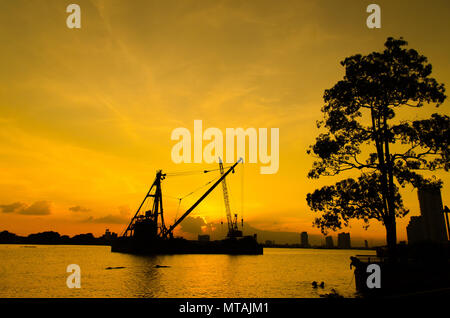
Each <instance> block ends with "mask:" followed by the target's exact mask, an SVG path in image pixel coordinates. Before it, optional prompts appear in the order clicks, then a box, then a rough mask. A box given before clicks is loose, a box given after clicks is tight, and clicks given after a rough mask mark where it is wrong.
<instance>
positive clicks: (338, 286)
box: [0, 245, 374, 298]
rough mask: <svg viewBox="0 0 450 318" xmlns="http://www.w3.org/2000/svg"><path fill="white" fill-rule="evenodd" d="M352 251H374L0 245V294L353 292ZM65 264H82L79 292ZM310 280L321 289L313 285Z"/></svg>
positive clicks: (272, 294)
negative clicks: (186, 251) (153, 251)
mask: <svg viewBox="0 0 450 318" xmlns="http://www.w3.org/2000/svg"><path fill="white" fill-rule="evenodd" d="M355 254H374V251H357V250H318V249H284V248H279V249H278V248H265V249H264V255H258V256H230V255H171V256H136V255H127V254H120V253H111V251H110V247H108V246H63V245H33V246H32V247H30V246H24V245H0V297H124V298H127V297H175V298H177V297H211V298H213V297H248V298H252V297H268V298H272V297H283V298H293V297H295V298H297V297H308V298H310V297H320V294H325V293H329V292H330V290H331V289H332V288H334V289H335V290H337V291H338V293H339V294H341V295H343V296H345V297H355V296H356V295H355V282H354V278H353V271H352V270H350V265H349V264H350V262H349V258H350V256H352V255H355ZM69 264H78V265H79V266H80V268H81V288H80V289H70V288H68V287H67V285H66V279H67V277H68V276H69V275H70V273H67V272H66V268H67V265H69ZM155 265H166V266H170V267H168V268H164V267H163V268H155ZM107 267H125V268H121V269H110V270H108V269H106V268H107ZM314 280H315V281H318V282H321V281H324V282H325V288H324V289H321V288H318V289H313V288H312V287H311V282H312V281H314Z"/></svg>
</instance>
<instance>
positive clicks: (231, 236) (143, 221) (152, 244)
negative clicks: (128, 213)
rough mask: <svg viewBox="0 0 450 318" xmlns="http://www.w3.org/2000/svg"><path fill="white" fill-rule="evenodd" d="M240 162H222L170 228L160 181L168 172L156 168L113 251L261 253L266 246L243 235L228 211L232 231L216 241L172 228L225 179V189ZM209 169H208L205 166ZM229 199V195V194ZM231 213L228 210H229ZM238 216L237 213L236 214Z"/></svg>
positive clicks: (133, 252) (116, 240) (144, 253)
mask: <svg viewBox="0 0 450 318" xmlns="http://www.w3.org/2000/svg"><path fill="white" fill-rule="evenodd" d="M239 162H241V159H239V160H238V161H237V162H236V163H234V165H232V166H231V167H230V168H229V169H228V170H227V171H226V172H225V171H224V170H223V165H222V163H220V171H221V177H220V178H219V179H218V180H217V181H216V182H215V183H214V184H213V185H212V186H211V187H210V188H209V189H208V190H207V191H206V192H205V193H204V194H203V195H202V196H201V197H200V199H198V200H197V201H196V202H195V203H194V204H193V205H192V206H191V207H190V208H189V209H188V210H187V211H186V212H185V213H184V214H183V215H182V216H181V217H180V218H179V219H178V220H176V222H175V223H174V224H173V225H172V226H170V227H169V228H167V227H166V226H165V224H164V214H163V202H162V192H161V181H162V180H164V179H165V177H166V174H164V173H163V172H162V171H161V170H159V171H157V173H156V178H155V181H154V182H153V184H152V186H151V187H150V190H149V191H148V193H147V195H146V196H145V198H144V200H143V201H142V203H141V205H140V206H139V208H138V210H137V212H136V214H135V215H134V217H133V218H132V219H131V222H130V224H129V225H128V227H127V228H126V230H125V231H124V234H123V235H122V236H120V237H118V238H117V239H115V240H114V241H113V242H112V243H111V252H119V253H130V254H141V255H162V254H163V255H164V254H229V255H261V254H263V247H262V245H261V244H258V242H257V240H256V235H253V236H242V231H239V230H237V219H236V220H234V221H233V220H232V219H231V217H230V216H229V215H228V225H229V232H228V235H227V238H225V239H223V240H217V241H191V240H186V239H184V238H175V237H174V236H173V230H174V229H175V227H176V226H177V225H178V224H180V223H181V222H182V221H183V220H184V219H185V218H186V217H187V216H188V215H189V214H190V213H191V212H192V211H193V210H194V209H195V207H196V206H197V205H198V204H200V202H201V201H203V199H204V198H206V197H207V196H208V194H209V193H211V191H212V190H213V189H214V188H215V187H217V185H218V184H220V183H223V187H224V193H226V184H225V178H226V176H227V175H228V174H229V173H230V172H231V171H233V172H234V168H235V167H236V166H237V165H238V163H239ZM205 172H206V170H205ZM147 200H150V201H152V202H151V208H150V209H149V210H147V211H145V212H144V211H142V207H143V206H144V203H145V202H146V201H147ZM226 201H227V198H226ZM228 214H229V213H228ZM236 217H237V216H236Z"/></svg>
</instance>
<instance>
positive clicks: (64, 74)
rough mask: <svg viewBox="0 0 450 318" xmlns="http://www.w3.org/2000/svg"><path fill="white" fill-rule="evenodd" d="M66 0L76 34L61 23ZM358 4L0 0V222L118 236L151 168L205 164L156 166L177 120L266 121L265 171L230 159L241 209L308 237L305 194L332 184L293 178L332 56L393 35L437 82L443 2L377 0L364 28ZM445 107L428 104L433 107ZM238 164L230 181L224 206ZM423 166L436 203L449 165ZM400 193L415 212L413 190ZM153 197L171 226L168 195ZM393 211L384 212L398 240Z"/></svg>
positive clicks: (179, 183) (196, 180)
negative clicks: (434, 182)
mask: <svg viewBox="0 0 450 318" xmlns="http://www.w3.org/2000/svg"><path fill="white" fill-rule="evenodd" d="M73 2H74V3H77V4H79V5H80V7H81V14H82V28H81V29H79V30H75V29H68V28H67V27H66V24H65V20H66V18H67V16H68V14H67V13H66V10H65V8H66V6H67V5H68V4H69V3H73ZM370 3H371V1H350V0H347V1H300V0H298V1H274V0H271V1H268V0H267V1H209V0H204V1H199V0H195V1H194V0H191V1H188V0H186V1H175V0H174V1H161V0H159V1H113V0H108V1H81V0H74V1H72V2H67V1H60V0H54V1H47V0H46V1H19V0H17V1H4V0H2V1H0V8H1V10H0V38H1V39H2V42H1V47H2V49H1V50H0V63H1V65H0V124H1V129H0V206H1V207H2V210H1V211H0V230H4V229H6V230H9V231H12V232H15V233H17V234H21V235H25V234H29V233H32V232H37V231H44V230H56V231H59V232H60V233H63V234H69V235H74V234H78V233H86V232H92V233H94V234H95V235H99V234H101V233H103V232H104V230H105V228H110V229H111V230H113V231H116V232H121V231H122V230H123V228H124V227H125V225H126V222H127V221H128V220H129V218H130V217H131V216H132V215H133V214H134V211H135V209H136V208H137V206H138V205H139V203H140V201H141V200H142V198H143V196H144V195H145V193H146V191H147V190H148V187H149V186H150V185H151V183H152V181H153V179H154V175H155V171H156V169H163V170H164V171H167V172H171V171H181V170H193V169H203V168H216V166H215V165H214V166H213V167H211V166H207V165H201V164H179V165H176V164H174V163H172V161H171V157H170V153H171V148H172V146H173V145H174V144H175V142H174V141H172V140H170V135H171V132H172V130H173V129H175V128H177V127H186V128H188V129H190V130H191V131H192V130H193V122H194V120H195V119H201V120H203V125H204V129H205V128H207V127H217V128H220V129H222V130H223V131H225V128H236V127H243V128H248V127H255V128H260V127H265V128H271V127H277V128H279V129H280V167H279V171H278V173H277V174H274V175H261V174H259V167H260V165H259V164H246V165H245V168H244V170H245V171H244V178H243V180H244V182H243V184H244V218H245V220H246V222H248V223H249V224H251V225H252V226H253V227H256V228H260V229H264V230H274V231H295V232H301V231H308V232H309V233H319V231H318V230H317V229H313V228H312V227H311V224H312V221H313V219H314V216H315V215H314V214H313V213H312V212H310V211H309V209H308V206H307V204H306V200H305V198H306V194H307V193H308V192H311V191H313V190H314V189H316V188H318V187H320V186H323V185H325V184H331V183H333V182H334V181H336V180H337V179H332V178H321V179H319V180H308V179H307V178H306V175H307V173H308V170H309V169H310V167H311V164H312V162H313V158H312V157H309V156H307V155H306V149H307V147H308V145H310V144H312V143H313V142H314V139H315V137H316V136H317V134H318V133H319V131H318V130H317V128H316V125H315V121H316V120H318V119H320V118H321V112H320V108H321V106H322V104H323V101H322V95H323V91H324V90H325V89H327V88H330V87H331V86H332V85H334V83H336V82H337V81H338V80H340V79H341V78H342V76H343V69H342V67H341V66H340V65H339V62H340V61H341V60H342V59H344V58H345V57H347V56H350V55H352V54H356V53H363V54H367V53H370V52H372V51H375V50H381V49H382V48H383V43H384V41H385V39H386V38H387V37H388V36H394V37H399V36H403V37H404V38H405V39H406V40H407V41H408V42H409V45H410V47H412V48H415V49H417V50H418V51H419V52H420V53H422V54H424V55H426V56H427V57H428V58H429V61H430V63H432V65H433V70H434V72H433V76H434V77H435V78H436V79H437V80H438V81H439V82H443V83H445V84H446V85H447V87H448V85H449V83H450V71H449V68H448V61H449V60H450V48H449V46H450V44H449V41H447V38H448V34H447V32H448V30H449V29H450V22H449V19H448V17H447V15H448V12H449V10H448V9H449V4H448V2H447V1H433V2H430V3H425V2H423V1H395V3H391V2H388V1H377V3H378V4H379V5H380V6H381V9H382V28H381V29H378V30H373V29H372V30H371V29H368V28H367V27H366V24H365V21H366V18H367V16H368V14H367V13H366V12H365V9H366V7H367V5H368V4H370ZM448 103H449V102H448V101H447V102H446V103H444V105H442V106H441V108H440V109H438V111H439V112H441V113H444V114H447V115H448V114H449V113H450V112H449V110H448ZM434 111H436V110H435V109H434V108H433V107H427V109H422V110H420V111H419V112H417V113H414V114H411V113H408V114H407V115H408V116H412V118H413V119H416V118H422V117H426V116H428V115H429V114H431V113H432V112H434ZM410 118H411V117H410ZM240 173H241V172H240V171H238V173H237V174H236V175H233V176H232V178H231V179H230V181H229V183H230V192H231V196H232V200H231V202H232V207H233V209H234V210H237V211H238V212H240V210H241V184H242V183H241V180H242V179H241V175H240ZM436 175H437V176H438V177H440V178H442V179H443V181H444V188H443V190H442V194H443V200H444V204H447V205H449V203H448V201H446V200H448V195H447V194H448V184H449V183H450V178H449V176H448V173H444V172H438V173H437V174H436ZM344 176H348V175H343V177H344ZM209 179H210V178H209V177H208V176H207V177H205V176H197V177H193V178H189V177H182V178H179V179H177V178H173V179H170V178H168V179H167V180H165V183H164V188H163V189H164V190H163V191H165V192H164V193H165V194H168V195H171V196H174V197H179V196H181V195H184V194H187V193H189V192H190V191H192V190H194V189H196V188H198V187H199V186H201V185H202V184H204V183H205V182H207V181H209ZM402 193H403V195H404V200H405V205H406V206H407V207H408V208H410V209H411V214H410V215H418V214H419V211H418V202H417V194H416V192H415V191H413V190H412V189H411V188H406V189H405V190H403V192H402ZM221 195H222V193H221V189H220V188H218V190H217V191H215V192H214V193H213V194H212V195H211V196H210V197H208V198H207V200H205V201H204V203H202V205H200V206H199V208H198V209H197V210H196V211H195V213H194V214H193V215H195V216H202V217H204V218H205V220H206V221H208V222H213V221H217V220H220V219H222V220H225V216H224V207H223V199H222V196H221ZM192 202H193V201H192V199H191V201H189V199H186V200H185V202H184V201H183V204H182V206H181V211H182V209H183V208H184V209H186V208H188V207H189V203H192ZM446 202H447V203H446ZM165 207H166V214H167V219H168V221H167V222H168V223H172V220H173V218H174V217H175V214H176V211H177V202H176V200H174V199H170V198H167V199H166V201H165ZM180 213H181V212H180ZM408 221H409V216H408V217H406V219H404V220H402V221H399V223H398V234H399V235H398V236H399V239H400V240H401V239H405V238H406V231H405V226H406V224H407V222H408ZM350 232H351V233H352V235H359V236H364V237H377V238H380V237H381V238H383V237H384V229H383V227H382V226H381V225H379V224H376V223H373V226H372V227H370V228H369V231H368V232H365V231H364V230H363V229H362V228H361V226H360V223H355V224H353V225H352V228H351V229H350Z"/></svg>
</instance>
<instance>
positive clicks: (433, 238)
mask: <svg viewBox="0 0 450 318" xmlns="http://www.w3.org/2000/svg"><path fill="white" fill-rule="evenodd" d="M417 194H418V197H419V205H420V214H421V215H420V216H412V217H411V219H410V221H409V224H408V226H407V227H406V232H407V235H408V242H409V243H410V244H411V243H416V242H420V241H429V242H445V241H447V230H446V228H445V219H444V212H443V211H444V209H443V205H442V197H441V189H440V188H436V187H434V188H431V187H427V188H422V189H419V190H418V192H417Z"/></svg>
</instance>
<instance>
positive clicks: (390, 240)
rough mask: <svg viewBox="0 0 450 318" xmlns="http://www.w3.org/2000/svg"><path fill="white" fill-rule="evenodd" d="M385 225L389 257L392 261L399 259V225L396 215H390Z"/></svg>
mask: <svg viewBox="0 0 450 318" xmlns="http://www.w3.org/2000/svg"><path fill="white" fill-rule="evenodd" d="M384 225H385V227H386V242H387V247H388V257H389V260H390V261H395V260H396V259H397V226H396V222H395V216H394V217H391V216H388V217H387V220H386V222H385V224H384Z"/></svg>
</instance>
